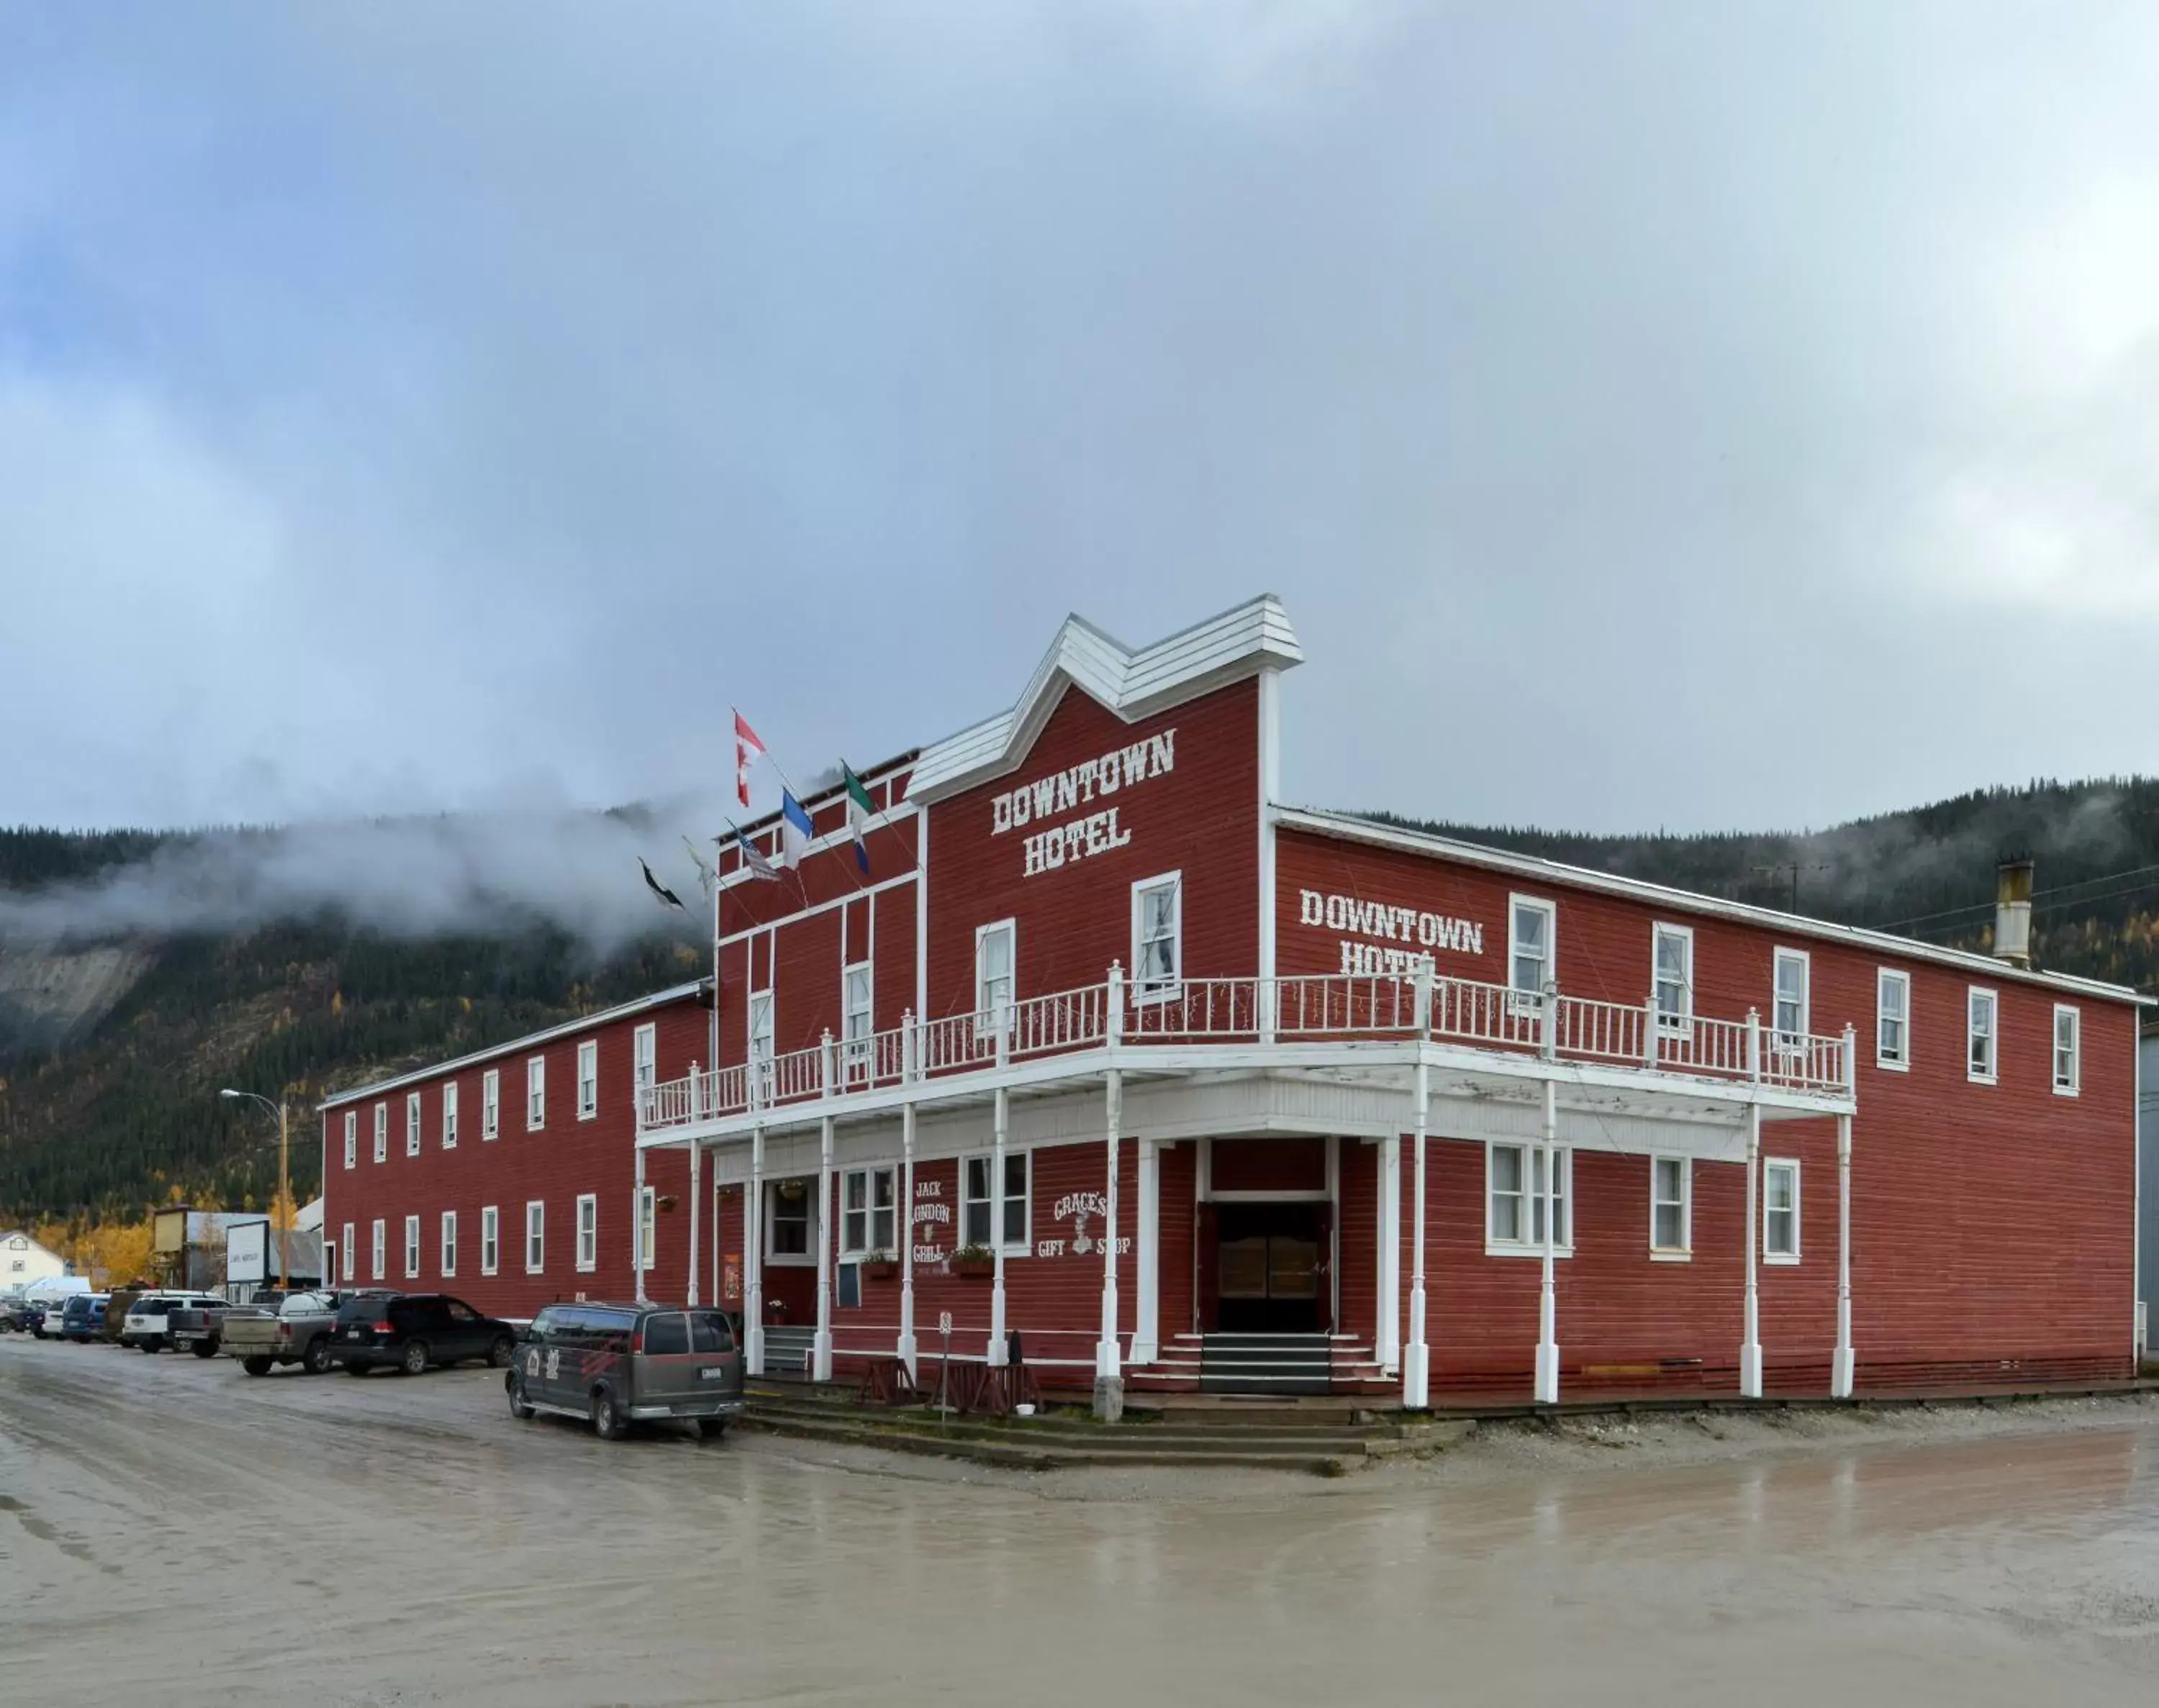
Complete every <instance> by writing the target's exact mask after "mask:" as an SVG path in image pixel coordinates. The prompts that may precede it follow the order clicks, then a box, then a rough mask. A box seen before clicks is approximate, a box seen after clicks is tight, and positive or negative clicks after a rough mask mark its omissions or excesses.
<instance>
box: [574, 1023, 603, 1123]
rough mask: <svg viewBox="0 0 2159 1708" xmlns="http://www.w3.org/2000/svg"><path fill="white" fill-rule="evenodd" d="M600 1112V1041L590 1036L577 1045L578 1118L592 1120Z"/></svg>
mask: <svg viewBox="0 0 2159 1708" xmlns="http://www.w3.org/2000/svg"><path fill="white" fill-rule="evenodd" d="M599 1112H600V1043H599V1040H598V1038H587V1039H586V1040H585V1041H584V1042H583V1043H581V1044H579V1045H578V1046H577V1119H578V1120H579V1121H590V1120H591V1119H592V1118H593V1116H594V1115H598V1113H599Z"/></svg>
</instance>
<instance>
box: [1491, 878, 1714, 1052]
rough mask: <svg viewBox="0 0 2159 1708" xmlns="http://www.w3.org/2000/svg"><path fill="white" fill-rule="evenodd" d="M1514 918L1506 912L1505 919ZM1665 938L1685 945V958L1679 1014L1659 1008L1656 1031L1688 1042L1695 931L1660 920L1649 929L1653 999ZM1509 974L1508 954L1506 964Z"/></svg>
mask: <svg viewBox="0 0 2159 1708" xmlns="http://www.w3.org/2000/svg"><path fill="white" fill-rule="evenodd" d="M1513 917H1514V914H1513V910H1512V909H1509V913H1508V918H1509V919H1512V918H1513ZM1666 937H1676V938H1678V939H1680V942H1681V943H1682V944H1683V945H1685V951H1686V952H1685V955H1684V956H1683V958H1682V960H1681V961H1680V1012H1678V1013H1676V1014H1667V1013H1665V1011H1664V1009H1663V1007H1661V1006H1659V1008H1658V1010H1657V1030H1658V1031H1659V1032H1661V1033H1665V1034H1666V1035H1668V1036H1670V1037H1675V1038H1688V1037H1691V1036H1692V1035H1693V1033H1694V927H1693V926H1691V925H1675V924H1671V923H1670V921H1669V920H1665V919H1659V920H1657V921H1655V922H1654V924H1651V925H1650V927H1649V994H1650V996H1653V997H1654V996H1656V995H1657V993H1658V989H1659V986H1660V985H1661V984H1662V982H1663V980H1662V977H1661V976H1660V974H1659V969H1658V966H1657V945H1658V944H1659V941H1660V940H1661V939H1664V938H1666ZM1508 965H1509V970H1510V971H1511V970H1512V966H1513V961H1512V959H1511V951H1510V956H1509V963H1508Z"/></svg>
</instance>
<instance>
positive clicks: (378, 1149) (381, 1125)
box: [375, 1103, 390, 1162]
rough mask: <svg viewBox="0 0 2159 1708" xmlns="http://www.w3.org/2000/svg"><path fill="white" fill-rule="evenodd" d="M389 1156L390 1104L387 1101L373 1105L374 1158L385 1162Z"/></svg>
mask: <svg viewBox="0 0 2159 1708" xmlns="http://www.w3.org/2000/svg"><path fill="white" fill-rule="evenodd" d="M389 1156H390V1105H388V1104H387V1103H378V1104H376V1105H375V1161H376V1162H385V1161H386V1160H388V1158H389Z"/></svg>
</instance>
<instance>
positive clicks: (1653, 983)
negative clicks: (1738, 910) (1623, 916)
mask: <svg viewBox="0 0 2159 1708" xmlns="http://www.w3.org/2000/svg"><path fill="white" fill-rule="evenodd" d="M1667 938H1670V939H1672V940H1674V941H1675V942H1676V943H1677V944H1678V945H1680V971H1679V1006H1678V1007H1676V1008H1671V1009H1667V1008H1666V1007H1665V985H1666V983H1667V982H1668V981H1667V980H1666V979H1665V962H1664V955H1663V953H1662V951H1663V949H1664V946H1665V939H1667ZM1649 993H1650V995H1651V996H1654V998H1655V999H1656V1004H1657V1029H1658V1031H1659V1032H1666V1033H1674V1034H1675V1035H1676V1036H1678V1037H1681V1038H1685V1037H1687V1036H1689V1035H1690V1034H1691V1033H1693V1031H1694V927H1693V926H1691V925H1674V924H1670V923H1669V922H1667V921H1665V920H1663V919H1659V920H1658V921H1656V922H1655V923H1654V924H1652V925H1651V926H1650V927H1649Z"/></svg>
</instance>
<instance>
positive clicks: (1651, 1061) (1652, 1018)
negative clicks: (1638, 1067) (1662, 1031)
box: [1642, 990, 1659, 1074]
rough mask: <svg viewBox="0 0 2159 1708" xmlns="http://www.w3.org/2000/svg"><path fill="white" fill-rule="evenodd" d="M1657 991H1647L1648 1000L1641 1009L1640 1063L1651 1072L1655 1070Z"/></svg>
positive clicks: (1657, 1015)
mask: <svg viewBox="0 0 2159 1708" xmlns="http://www.w3.org/2000/svg"><path fill="white" fill-rule="evenodd" d="M1658 1021H1659V1014H1658V1012H1657V993H1656V992H1655V991H1654V990H1653V991H1650V992H1649V1002H1647V1003H1646V1004H1645V1005H1644V1007H1643V1009H1642V1065H1643V1066H1644V1067H1645V1068H1647V1069H1649V1071H1650V1072H1651V1073H1653V1074H1654V1073H1655V1072H1656V1071H1657V1025H1658Z"/></svg>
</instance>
